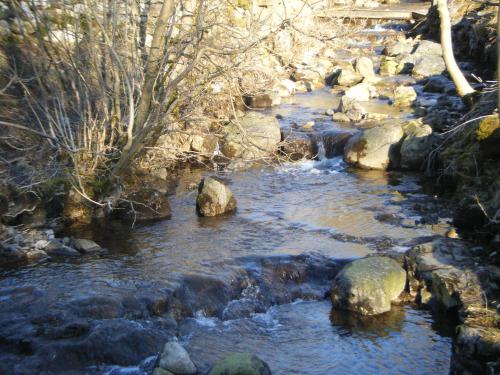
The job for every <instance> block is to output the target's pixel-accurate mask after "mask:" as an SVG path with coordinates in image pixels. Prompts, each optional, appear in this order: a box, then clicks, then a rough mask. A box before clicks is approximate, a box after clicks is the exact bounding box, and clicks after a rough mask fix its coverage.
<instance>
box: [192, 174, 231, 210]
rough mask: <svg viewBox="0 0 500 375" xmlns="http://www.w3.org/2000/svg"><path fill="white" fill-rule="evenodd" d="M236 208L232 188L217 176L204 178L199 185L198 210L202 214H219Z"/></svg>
mask: <svg viewBox="0 0 500 375" xmlns="http://www.w3.org/2000/svg"><path fill="white" fill-rule="evenodd" d="M234 209H236V199H235V198H234V196H233V193H232V191H231V189H229V187H228V186H226V185H225V184H224V182H223V181H222V180H221V179H219V178H217V177H207V178H204V179H203V181H202V182H201V183H200V186H199V187H198V197H197V198H196V210H197V211H198V213H199V214H200V215H201V216H217V215H221V214H223V213H226V212H231V211H233V210H234Z"/></svg>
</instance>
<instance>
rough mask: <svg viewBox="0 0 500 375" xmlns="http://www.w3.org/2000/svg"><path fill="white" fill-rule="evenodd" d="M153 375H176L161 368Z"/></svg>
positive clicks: (154, 371) (156, 369)
mask: <svg viewBox="0 0 500 375" xmlns="http://www.w3.org/2000/svg"><path fill="white" fill-rule="evenodd" d="M151 375H174V374H173V373H171V372H170V371H168V370H165V369H162V368H161V367H157V368H155V369H154V370H153V373H152V374H151Z"/></svg>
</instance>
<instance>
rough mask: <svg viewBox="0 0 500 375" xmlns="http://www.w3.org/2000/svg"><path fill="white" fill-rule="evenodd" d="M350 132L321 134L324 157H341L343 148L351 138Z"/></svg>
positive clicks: (351, 133) (336, 131) (337, 131)
mask: <svg viewBox="0 0 500 375" xmlns="http://www.w3.org/2000/svg"><path fill="white" fill-rule="evenodd" d="M353 134H354V133H353V132H351V131H339V130H331V131H327V132H325V133H323V134H321V139H322V142H323V147H324V149H325V157H327V158H328V159H331V158H333V157H335V156H339V155H343V154H344V148H345V146H346V144H347V142H348V141H349V139H351V137H352V136H353Z"/></svg>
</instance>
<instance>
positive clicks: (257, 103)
mask: <svg viewBox="0 0 500 375" xmlns="http://www.w3.org/2000/svg"><path fill="white" fill-rule="evenodd" d="M243 101H244V102H245V105H247V106H248V107H250V108H269V107H272V106H275V105H279V104H281V99H280V96H279V95H278V94H277V93H274V92H270V93H263V94H257V95H253V96H244V97H243Z"/></svg>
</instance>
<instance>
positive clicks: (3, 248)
mask: <svg viewBox="0 0 500 375" xmlns="http://www.w3.org/2000/svg"><path fill="white" fill-rule="evenodd" d="M25 260H26V255H25V254H24V252H23V251H21V249H19V248H18V247H17V246H14V245H3V244H1V243H0V266H1V265H8V264H15V263H19V262H23V261H25Z"/></svg>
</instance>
